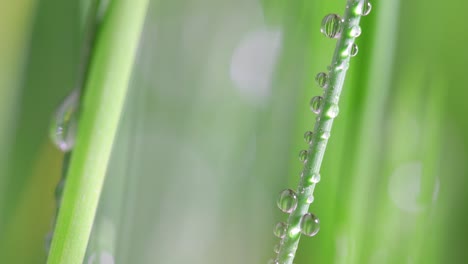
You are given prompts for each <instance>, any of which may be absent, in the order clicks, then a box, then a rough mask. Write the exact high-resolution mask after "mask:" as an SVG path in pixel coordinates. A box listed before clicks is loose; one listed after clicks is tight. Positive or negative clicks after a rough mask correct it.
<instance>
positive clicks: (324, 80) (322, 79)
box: [315, 72, 328, 88]
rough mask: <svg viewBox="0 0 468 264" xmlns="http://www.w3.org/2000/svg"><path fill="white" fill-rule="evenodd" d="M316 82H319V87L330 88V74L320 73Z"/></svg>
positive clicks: (316, 77)
mask: <svg viewBox="0 0 468 264" xmlns="http://www.w3.org/2000/svg"><path fill="white" fill-rule="evenodd" d="M315 81H316V82H317V84H318V86H319V87H321V88H326V87H327V86H328V74H326V73H324V72H319V73H318V74H317V75H316V76H315Z"/></svg>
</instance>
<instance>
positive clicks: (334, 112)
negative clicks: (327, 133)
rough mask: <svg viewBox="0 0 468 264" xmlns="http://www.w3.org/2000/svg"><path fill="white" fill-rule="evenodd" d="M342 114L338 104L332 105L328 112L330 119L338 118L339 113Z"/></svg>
mask: <svg viewBox="0 0 468 264" xmlns="http://www.w3.org/2000/svg"><path fill="white" fill-rule="evenodd" d="M339 112H340V108H339V107H338V105H336V104H332V105H331V106H330V108H328V110H327V116H328V117H329V118H335V117H337V116H338V113H339Z"/></svg>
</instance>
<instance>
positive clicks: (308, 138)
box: [304, 131, 314, 144]
mask: <svg viewBox="0 0 468 264" xmlns="http://www.w3.org/2000/svg"><path fill="white" fill-rule="evenodd" d="M313 137H314V132H312V131H307V132H305V133H304V140H305V142H306V143H307V144H310V143H312V139H313Z"/></svg>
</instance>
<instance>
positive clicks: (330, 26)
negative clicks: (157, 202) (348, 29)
mask: <svg viewBox="0 0 468 264" xmlns="http://www.w3.org/2000/svg"><path fill="white" fill-rule="evenodd" d="M342 30H343V26H342V19H341V17H340V16H339V15H337V14H329V15H327V16H325V17H324V18H323V20H322V25H321V27H320V32H322V34H324V35H325V36H326V37H328V38H339V37H340V35H341V31H342Z"/></svg>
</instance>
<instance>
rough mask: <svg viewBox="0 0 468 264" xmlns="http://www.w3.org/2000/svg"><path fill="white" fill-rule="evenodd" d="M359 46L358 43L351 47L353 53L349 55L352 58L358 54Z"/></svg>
mask: <svg viewBox="0 0 468 264" xmlns="http://www.w3.org/2000/svg"><path fill="white" fill-rule="evenodd" d="M358 51H359V49H358V45H357V44H356V43H353V45H351V51H350V52H349V55H351V57H354V56H356V55H357V54H358Z"/></svg>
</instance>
